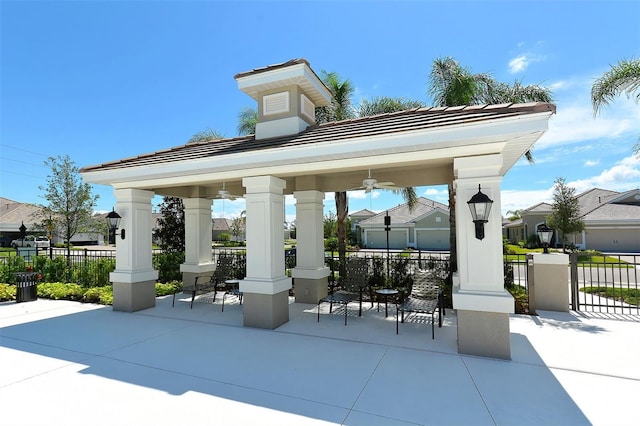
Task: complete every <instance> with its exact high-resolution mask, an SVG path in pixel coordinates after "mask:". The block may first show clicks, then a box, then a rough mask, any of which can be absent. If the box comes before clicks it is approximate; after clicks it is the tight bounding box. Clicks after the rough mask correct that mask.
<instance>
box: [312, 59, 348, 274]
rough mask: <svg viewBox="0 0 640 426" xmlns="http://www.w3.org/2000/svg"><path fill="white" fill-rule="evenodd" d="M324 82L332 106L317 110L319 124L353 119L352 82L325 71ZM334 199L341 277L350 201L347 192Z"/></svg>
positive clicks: (340, 193) (337, 194) (323, 73)
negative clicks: (329, 94)
mask: <svg viewBox="0 0 640 426" xmlns="http://www.w3.org/2000/svg"><path fill="white" fill-rule="evenodd" d="M322 82H323V83H324V85H325V86H327V88H328V89H329V91H330V92H331V104H330V105H329V106H323V107H319V108H316V121H317V122H318V123H325V122H329V121H340V120H345V119H349V118H353V117H354V116H355V112H354V110H353V108H352V106H351V96H352V95H353V92H354V90H355V89H354V87H353V85H352V84H351V82H350V81H349V80H348V79H346V80H342V79H341V78H340V76H339V75H338V74H337V73H335V72H329V73H328V72H326V71H324V70H323V71H322ZM334 198H335V202H336V215H337V218H336V222H337V231H338V257H339V259H340V263H339V265H340V266H339V268H340V276H344V273H345V271H344V267H345V259H346V251H347V247H346V230H345V223H344V221H345V219H346V217H347V216H348V215H349V200H348V196H347V192H346V191H342V192H336V193H335V194H334Z"/></svg>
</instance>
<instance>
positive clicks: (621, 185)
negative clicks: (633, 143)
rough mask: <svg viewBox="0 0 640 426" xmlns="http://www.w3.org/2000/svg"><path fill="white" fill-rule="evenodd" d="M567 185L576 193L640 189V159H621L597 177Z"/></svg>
mask: <svg viewBox="0 0 640 426" xmlns="http://www.w3.org/2000/svg"><path fill="white" fill-rule="evenodd" d="M567 185H569V186H571V187H572V188H575V189H576V192H577V193H580V192H583V191H586V190H589V189H592V188H602V189H609V190H612V191H628V190H630V189H634V188H640V158H638V157H636V156H635V155H631V156H629V157H626V158H624V159H622V160H621V161H619V162H618V163H616V164H615V165H614V166H613V167H611V168H610V169H606V170H603V171H602V172H601V173H600V174H599V175H597V176H593V177H590V178H587V179H579V180H575V181H573V182H567Z"/></svg>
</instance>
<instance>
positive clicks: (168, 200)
mask: <svg viewBox="0 0 640 426" xmlns="http://www.w3.org/2000/svg"><path fill="white" fill-rule="evenodd" d="M160 213H161V214H162V217H160V219H158V228H157V229H156V231H155V237H156V238H158V239H159V240H160V248H161V249H162V251H163V252H165V253H183V252H184V243H185V236H184V204H183V203H182V198H177V197H164V198H163V199H162V204H160Z"/></svg>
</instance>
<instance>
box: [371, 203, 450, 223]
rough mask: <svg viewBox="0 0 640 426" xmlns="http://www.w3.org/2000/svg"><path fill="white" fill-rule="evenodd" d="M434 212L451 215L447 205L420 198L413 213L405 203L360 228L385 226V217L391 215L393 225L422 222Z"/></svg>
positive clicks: (378, 215)
mask: <svg viewBox="0 0 640 426" xmlns="http://www.w3.org/2000/svg"><path fill="white" fill-rule="evenodd" d="M434 210H441V211H443V212H444V213H446V214H449V207H448V206H447V205H445V204H442V203H439V202H437V201H434V200H431V199H429V198H425V197H420V198H418V202H417V204H416V207H415V208H414V210H413V211H409V204H407V203H404V204H400V205H398V206H395V207H393V208H391V209H389V210H385V211H383V212H380V213H378V214H376V215H375V216H372V217H370V218H368V219H365V220H363V221H361V222H360V223H359V225H360V226H365V227H366V226H377V225H384V217H385V216H386V215H387V212H388V213H389V217H391V224H392V225H393V224H407V223H411V222H415V221H417V220H420V219H421V218H423V217H424V216H426V215H428V214H429V213H432V212H433V211H434Z"/></svg>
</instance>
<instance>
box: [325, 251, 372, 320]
mask: <svg viewBox="0 0 640 426" xmlns="http://www.w3.org/2000/svg"><path fill="white" fill-rule="evenodd" d="M368 265H369V263H368V261H367V259H365V258H361V257H355V256H353V257H349V258H347V261H346V264H345V276H344V277H340V285H339V288H340V289H339V290H335V289H332V291H331V293H330V294H328V295H327V296H326V297H323V298H322V299H320V301H319V302H318V322H320V305H321V304H322V303H327V302H328V303H329V312H333V304H334V303H339V304H341V305H344V325H347V312H348V309H347V307H348V305H349V303H351V302H358V303H359V310H358V316H362V302H363V301H367V299H368V300H369V301H371V307H372V308H373V296H372V294H371V286H369V267H368Z"/></svg>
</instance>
